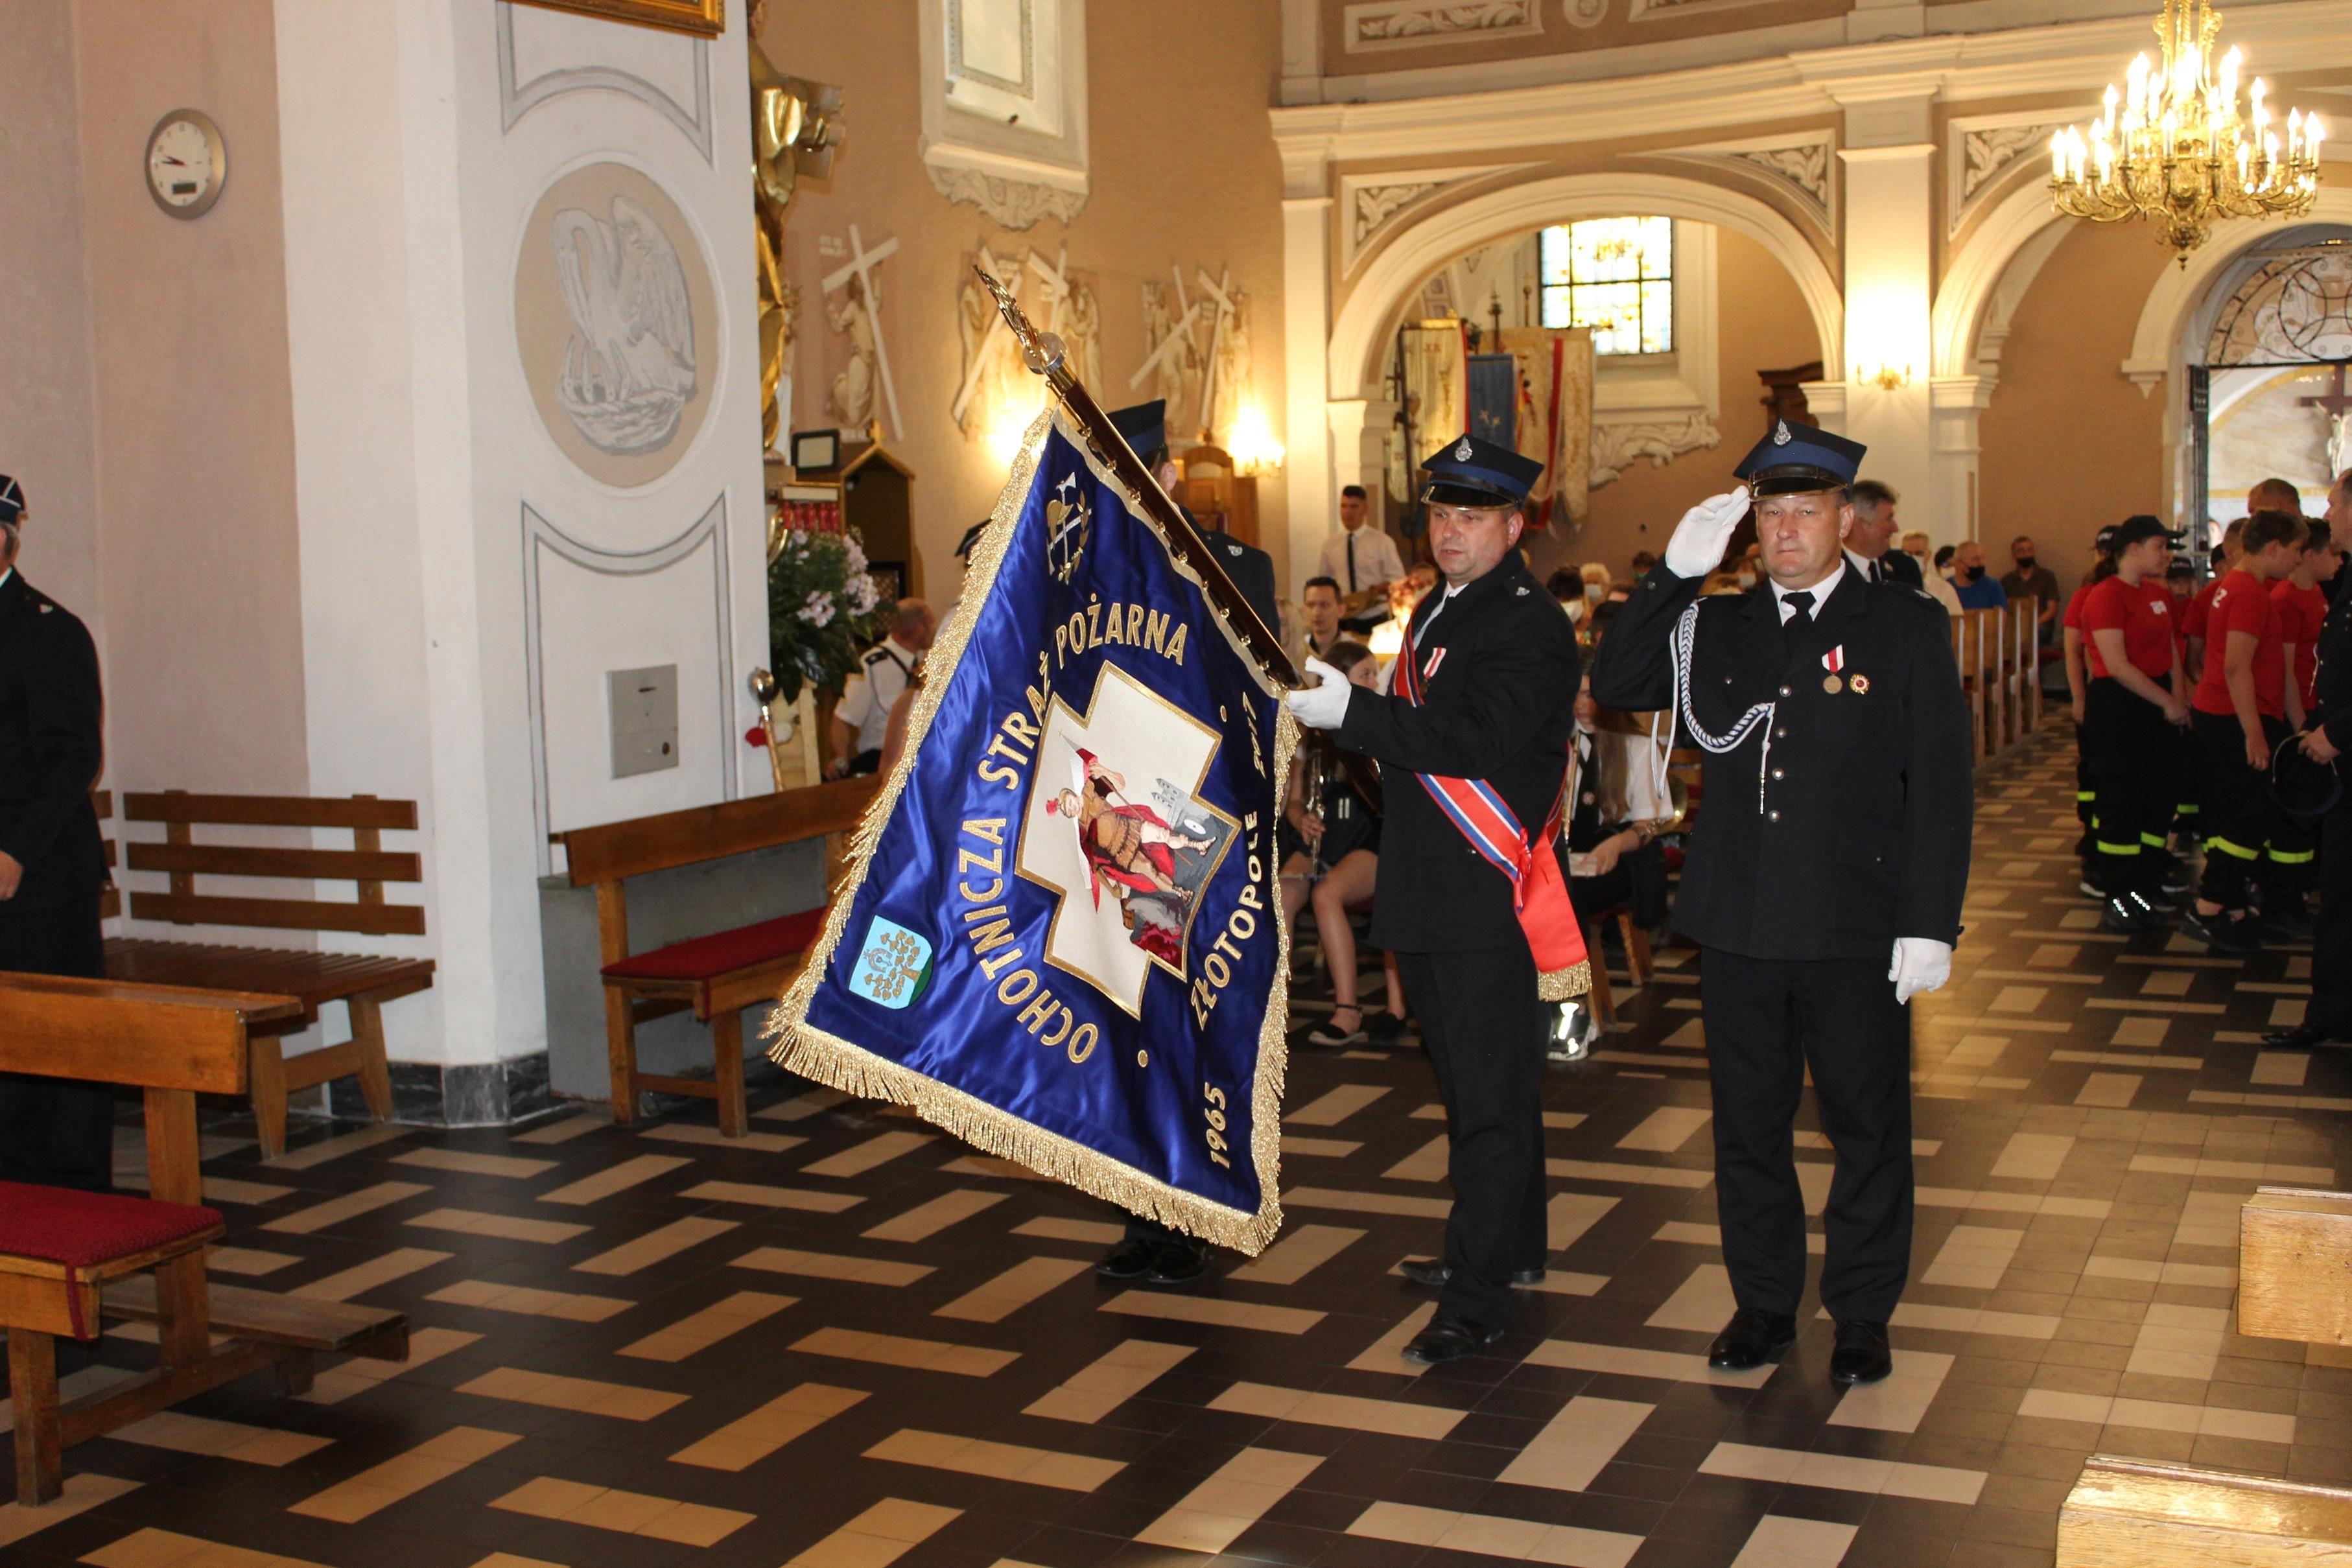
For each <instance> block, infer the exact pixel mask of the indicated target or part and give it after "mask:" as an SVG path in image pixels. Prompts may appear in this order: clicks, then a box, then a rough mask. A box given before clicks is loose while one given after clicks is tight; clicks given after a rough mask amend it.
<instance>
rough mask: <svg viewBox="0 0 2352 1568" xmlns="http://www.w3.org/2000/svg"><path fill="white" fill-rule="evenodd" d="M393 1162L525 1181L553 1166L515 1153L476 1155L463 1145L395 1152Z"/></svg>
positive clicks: (400, 1164) (553, 1164)
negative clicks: (401, 1152) (396, 1153)
mask: <svg viewBox="0 0 2352 1568" xmlns="http://www.w3.org/2000/svg"><path fill="white" fill-rule="evenodd" d="M392 1163H393V1164H394V1165H396V1166H415V1167H416V1168H418V1169H419V1170H428V1171H455V1172H456V1173H457V1174H458V1175H460V1176H502V1177H504V1178H505V1179H507V1180H509V1181H528V1180H530V1178H531V1177H533V1176H543V1175H545V1174H546V1173H547V1172H549V1171H551V1170H553V1169H554V1168H555V1162H554V1161H553V1160H531V1159H524V1158H522V1157H521V1156H520V1155H477V1154H470V1153H468V1152H467V1151H466V1150H463V1149H411V1150H409V1151H408V1152H407V1153H406V1154H404V1155H394V1156H393V1157H392Z"/></svg>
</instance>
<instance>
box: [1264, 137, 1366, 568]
mask: <svg viewBox="0 0 2352 1568" xmlns="http://www.w3.org/2000/svg"><path fill="white" fill-rule="evenodd" d="M1314 177H1315V178H1316V179H1317V180H1318V181H1319V180H1320V178H1321V173H1320V168H1319V165H1318V169H1317V171H1316V173H1315V176H1314ZM1330 247H1331V198H1330V197H1328V196H1291V197H1286V198H1285V200H1284V201H1283V204H1282V363H1283V386H1284V395H1285V403H1286V413H1287V419H1286V423H1287V426H1288V429H1287V431H1286V434H1285V439H1286V441H1287V442H1288V443H1289V447H1290V455H1289V460H1288V462H1287V463H1286V464H1285V465H1284V467H1283V481H1284V484H1285V485H1286V487H1287V496H1288V499H1289V512H1290V526H1289V547H1290V559H1289V560H1288V561H1287V562H1286V566H1287V569H1288V570H1287V574H1286V577H1285V579H1284V581H1285V583H1286V584H1289V583H1294V582H1297V581H1299V580H1304V578H1305V577H1306V576H1307V574H1308V569H1309V568H1310V567H1312V566H1313V565H1314V562H1315V557H1316V552H1317V551H1318V550H1319V549H1322V546H1323V536H1324V535H1325V534H1327V533H1328V532H1330V530H1331V518H1332V515H1333V506H1332V497H1333V496H1334V495H1336V494H1337V490H1336V488H1335V487H1334V486H1333V484H1332V482H1331V432H1330V427H1329V425H1328V423H1327V422H1328V417H1329V416H1328V414H1327V413H1325V411H1324V404H1325V403H1326V402H1328V401H1329V399H1330V394H1331V391H1332V388H1331V386H1330V384H1329V378H1328V375H1327V374H1326V371H1325V364H1324V357H1325V354H1326V352H1327V350H1328V344H1329V341H1330V333H1331V261H1330ZM1345 390H1347V391H1349V392H1353V391H1355V390H1356V389H1355V388H1353V387H1349V388H1347V389H1345Z"/></svg>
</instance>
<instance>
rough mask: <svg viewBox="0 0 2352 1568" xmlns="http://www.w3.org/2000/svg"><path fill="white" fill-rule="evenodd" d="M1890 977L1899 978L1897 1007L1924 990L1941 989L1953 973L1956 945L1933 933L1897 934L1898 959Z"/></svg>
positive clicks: (1896, 982)
mask: <svg viewBox="0 0 2352 1568" xmlns="http://www.w3.org/2000/svg"><path fill="white" fill-rule="evenodd" d="M1886 977H1887V978H1888V979H1890V980H1892V981H1894V982H1895V1006H1897V1007H1901V1006H1902V1005H1903V1004H1905V1003H1906V1002H1908V1001H1909V1000H1910V999H1911V998H1913V997H1916V996H1917V995H1919V994H1920V993H1921V992H1922V991H1937V990H1941V989H1943V988H1944V982H1945V981H1947V980H1948V979H1950V978H1951V977H1952V945H1951V944H1950V943H1949V942H1938V941H1937V940H1936V939H1935V938H1934V937H1932V936H1897V937H1896V938H1895V963H1894V966H1893V967H1891V968H1889V969H1888V970H1887V971H1886Z"/></svg>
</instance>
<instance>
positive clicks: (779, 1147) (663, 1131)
mask: <svg viewBox="0 0 2352 1568" xmlns="http://www.w3.org/2000/svg"><path fill="white" fill-rule="evenodd" d="M637 1136H639V1137H641V1138H650V1139H652V1140H654V1141H655V1142H656V1143H662V1144H692V1145H695V1146H696V1147H698V1148H705V1149H743V1150H747V1151H749V1152H750V1153H751V1154H755V1155H781V1154H782V1153H783V1152H784V1151H785V1150H786V1149H796V1148H798V1147H800V1146H801V1145H803V1144H805V1143H807V1142H808V1140H807V1139H806V1138H803V1137H802V1136H801V1135H800V1134H797V1133H746V1134H743V1135H742V1136H741V1137H740V1138H730V1137H729V1136H728V1135H727V1134H724V1133H722V1132H720V1131H719V1129H718V1128H716V1127H705V1126H702V1125H699V1124H696V1123H692V1122H665V1123H663V1124H661V1125H660V1126H658V1127H647V1128H646V1130H645V1131H644V1132H642V1133H639V1134H637Z"/></svg>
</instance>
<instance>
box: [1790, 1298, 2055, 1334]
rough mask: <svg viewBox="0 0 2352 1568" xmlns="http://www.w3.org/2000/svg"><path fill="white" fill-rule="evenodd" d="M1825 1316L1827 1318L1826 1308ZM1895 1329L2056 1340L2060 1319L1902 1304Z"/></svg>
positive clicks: (1912, 1303) (1896, 1318)
mask: <svg viewBox="0 0 2352 1568" xmlns="http://www.w3.org/2000/svg"><path fill="white" fill-rule="evenodd" d="M1821 1315H1822V1316H1823V1317H1825V1318H1826V1317H1828V1316H1829V1311H1828V1309H1827V1308H1823V1309H1822V1314H1821ZM1889 1321H1890V1322H1893V1323H1894V1324H1895V1327H1896V1328H1908V1329H1949V1330H1950V1331H1951V1332H1952V1333H1989V1334H2000V1335H2001V1336H2003V1337H2004V1338H2008V1339H2055V1338H2057V1337H2058V1320H2057V1319H2056V1318H2054V1317H2051V1316H2048V1315H2046V1314H2044V1313H2041V1312H1991V1311H1988V1310H1985V1309H1982V1308H1978V1307H1946V1306H1937V1305H1936V1304H1935V1303H1933V1302H1929V1301H1903V1302H1900V1303H1898V1304H1897V1305H1896V1306H1895V1316H1894V1317H1893V1318H1892V1319H1891V1320H1889Z"/></svg>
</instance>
